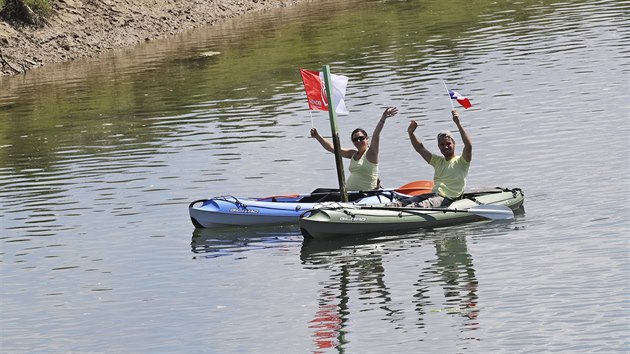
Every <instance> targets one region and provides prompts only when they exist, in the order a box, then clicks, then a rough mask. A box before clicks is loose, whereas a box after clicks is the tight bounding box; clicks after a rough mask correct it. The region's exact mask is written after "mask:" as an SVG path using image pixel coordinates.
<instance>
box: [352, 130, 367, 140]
mask: <svg viewBox="0 0 630 354" xmlns="http://www.w3.org/2000/svg"><path fill="white" fill-rule="evenodd" d="M359 132H361V133H363V136H365V137H366V138H367V137H368V133H366V132H365V130H363V129H361V128H357V129H355V130H353V131H352V134H350V139H352V137H353V136H354V134H356V133H359Z"/></svg>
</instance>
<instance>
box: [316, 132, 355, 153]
mask: <svg viewBox="0 0 630 354" xmlns="http://www.w3.org/2000/svg"><path fill="white" fill-rule="evenodd" d="M311 137H313V138H315V140H317V141H318V142H319V143H320V144H321V145H322V147H323V148H324V149H326V151H328V152H332V153H334V152H335V147H334V145H333V143H332V142H331V141H330V140H328V139H326V138H324V137H323V136H321V135H320V134H319V132H318V131H317V129H316V128H311ZM340 152H341V156H342V157H345V158H347V159H349V158H352V155H354V153H355V152H357V151H356V150H354V149H344V148H341V151H340Z"/></svg>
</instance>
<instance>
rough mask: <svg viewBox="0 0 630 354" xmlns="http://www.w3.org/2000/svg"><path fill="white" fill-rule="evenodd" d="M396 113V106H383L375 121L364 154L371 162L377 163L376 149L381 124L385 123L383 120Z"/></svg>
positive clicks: (378, 143) (378, 142) (377, 149)
mask: <svg viewBox="0 0 630 354" xmlns="http://www.w3.org/2000/svg"><path fill="white" fill-rule="evenodd" d="M396 114H398V108H396V107H387V108H385V111H383V114H382V115H381V119H379V120H378V123H376V127H374V132H373V133H372V137H371V138H370V149H369V150H368V152H367V155H366V156H365V158H366V159H367V160H368V161H370V162H371V163H374V164H376V163H378V151H379V145H380V142H381V131H382V130H383V126H384V125H385V120H386V119H387V118H390V117H393V116H395V115H396Z"/></svg>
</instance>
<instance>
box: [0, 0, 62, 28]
mask: <svg viewBox="0 0 630 354" xmlns="http://www.w3.org/2000/svg"><path fill="white" fill-rule="evenodd" d="M51 1H52V0H0V19H2V20H5V21H8V22H21V23H28V24H31V25H41V24H42V23H43V22H44V19H45V18H46V17H48V16H49V15H50V14H51V13H52V3H51Z"/></svg>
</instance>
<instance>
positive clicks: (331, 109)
mask: <svg viewBox="0 0 630 354" xmlns="http://www.w3.org/2000/svg"><path fill="white" fill-rule="evenodd" d="M322 73H323V74H324V85H325V87H326V98H327V100H328V115H329V116H330V130H331V131H332V139H333V147H334V149H335V165H336V166H337V179H338V180H339V193H340V195H341V201H342V202H346V203H347V202H348V191H347V190H346V178H345V176H344V173H343V161H342V160H341V144H340V143H339V132H338V129H337V116H336V113H335V102H333V99H332V92H333V90H332V82H331V79H330V66H328V65H324V67H323V68H322Z"/></svg>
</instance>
